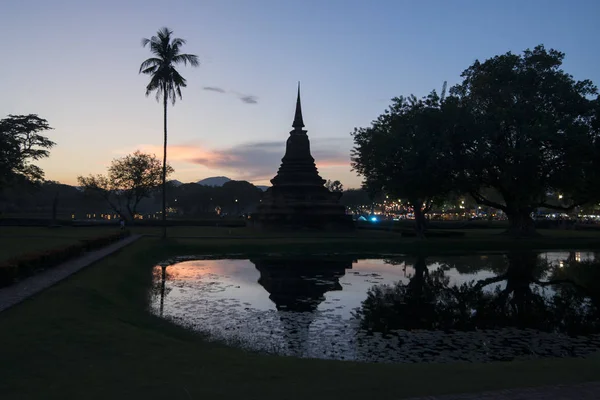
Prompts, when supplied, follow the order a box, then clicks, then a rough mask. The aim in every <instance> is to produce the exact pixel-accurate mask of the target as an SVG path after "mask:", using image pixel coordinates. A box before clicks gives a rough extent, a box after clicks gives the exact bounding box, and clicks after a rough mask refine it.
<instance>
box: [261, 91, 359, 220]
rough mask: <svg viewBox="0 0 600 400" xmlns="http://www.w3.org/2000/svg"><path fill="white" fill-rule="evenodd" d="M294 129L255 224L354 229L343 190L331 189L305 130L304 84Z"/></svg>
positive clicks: (298, 100)
mask: <svg viewBox="0 0 600 400" xmlns="http://www.w3.org/2000/svg"><path fill="white" fill-rule="evenodd" d="M292 127H293V128H294V129H293V130H292V131H290V136H289V137H288V139H287V142H286V149H285V155H284V157H283V158H282V159H281V166H280V167H279V170H278V171H277V175H276V176H275V177H274V178H273V179H271V183H272V184H273V186H272V187H270V188H269V189H267V191H266V192H265V193H264V195H263V198H262V200H261V203H260V204H259V206H258V207H257V211H256V212H255V213H254V214H252V217H251V223H252V225H253V226H256V227H261V228H270V227H273V228H277V227H288V228H319V229H352V228H354V223H353V221H352V217H351V216H350V215H346V209H345V207H344V206H343V205H341V204H340V203H339V200H340V197H341V195H342V194H341V193H337V192H331V191H329V189H327V188H326V187H325V182H326V181H325V180H324V179H323V178H321V177H320V176H319V172H318V171H317V167H316V165H315V159H314V158H313V157H312V155H311V154H310V141H309V140H308V135H307V134H306V130H304V129H303V128H304V119H303V118H302V105H301V103H300V83H298V97H297V99H296V112H295V115H294V122H293V124H292Z"/></svg>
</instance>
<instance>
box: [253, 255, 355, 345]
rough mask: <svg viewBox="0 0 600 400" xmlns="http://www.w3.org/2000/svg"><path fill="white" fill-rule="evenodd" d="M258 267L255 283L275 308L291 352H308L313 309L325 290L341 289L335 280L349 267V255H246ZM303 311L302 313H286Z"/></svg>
mask: <svg viewBox="0 0 600 400" xmlns="http://www.w3.org/2000/svg"><path fill="white" fill-rule="evenodd" d="M250 262H251V263H253V264H254V265H255V266H256V269H257V270H258V271H260V278H259V279H258V283H259V284H260V285H261V286H262V287H263V288H264V289H265V290H266V291H267V292H268V293H269V299H271V301H273V303H275V307H276V308H277V310H278V311H279V319H280V320H281V322H282V326H283V329H284V332H285V337H286V341H287V345H288V349H289V351H290V353H291V354H293V355H298V356H301V355H303V354H306V353H307V352H309V349H307V347H306V346H307V344H308V343H309V340H308V338H309V334H310V325H311V324H312V323H313V322H314V319H315V317H316V313H315V311H316V310H317V308H318V306H319V305H320V304H321V303H322V302H323V301H324V300H325V293H327V292H331V291H339V290H342V285H341V284H340V282H339V280H340V278H341V277H342V276H344V274H345V273H346V269H351V268H352V262H353V259H352V258H348V257H346V258H338V259H326V260H323V259H315V258H303V259H289V258H287V259H286V258H275V257H270V258H260V259H250ZM290 312H292V313H294V314H297V313H303V314H304V315H302V316H300V317H299V316H298V315H290V314H289V313H290Z"/></svg>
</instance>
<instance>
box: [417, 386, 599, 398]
mask: <svg viewBox="0 0 600 400" xmlns="http://www.w3.org/2000/svg"><path fill="white" fill-rule="evenodd" d="M571 399H573V400H597V399H600V382H587V383H578V384H573V385H555V386H544V387H537V388H525V389H509V390H500V391H493V392H483V393H469V394H453V395H447V396H429V397H414V398H410V399H407V400H571Z"/></svg>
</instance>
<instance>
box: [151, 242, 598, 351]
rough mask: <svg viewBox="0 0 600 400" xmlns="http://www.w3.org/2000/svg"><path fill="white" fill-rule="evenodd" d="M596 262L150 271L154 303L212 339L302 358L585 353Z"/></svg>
mask: <svg viewBox="0 0 600 400" xmlns="http://www.w3.org/2000/svg"><path fill="white" fill-rule="evenodd" d="M595 256H597V254H593V253H576V252H564V253H542V254H536V253H533V252H527V251H521V252H511V253H507V254H488V255H469V256H452V257H434V256H428V257H426V256H419V257H415V256H394V257H390V258H387V259H385V260H353V259H352V258H350V257H335V258H332V257H325V258H323V257H321V258H315V257H305V258H303V259H298V258H285V257H261V258H254V259H251V260H187V261H184V262H179V261H181V260H174V261H171V262H167V263H164V264H162V265H160V266H157V267H156V268H155V270H154V286H153V292H152V294H153V301H152V306H153V310H154V312H156V313H157V314H159V315H161V316H164V317H165V318H169V319H171V320H173V321H175V322H176V323H180V324H183V325H187V326H190V327H192V328H193V329H197V330H199V331H203V332H205V333H208V334H209V335H210V336H211V337H214V338H215V339H218V340H224V341H225V342H229V343H231V344H234V345H239V346H242V347H246V348H249V349H254V350H259V351H270V352H275V353H279V354H287V355H295V356H300V357H319V358H337V359H354V360H362V361H384V362H422V361H425V362H428V361H436V362H450V361H455V360H467V361H491V360H512V359H519V358H528V357H542V356H581V355H586V354H589V353H591V352H594V351H596V350H597V349H599V348H600V335H599V332H600V296H599V294H600V267H599V266H598V265H597V264H594V262H592V261H590V260H594V259H595ZM578 260H587V261H578ZM568 335H571V336H568Z"/></svg>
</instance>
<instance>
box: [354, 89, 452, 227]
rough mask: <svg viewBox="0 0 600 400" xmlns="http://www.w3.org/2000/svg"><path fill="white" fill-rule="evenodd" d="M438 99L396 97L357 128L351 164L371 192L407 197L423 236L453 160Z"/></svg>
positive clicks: (449, 180)
mask: <svg viewBox="0 0 600 400" xmlns="http://www.w3.org/2000/svg"><path fill="white" fill-rule="evenodd" d="M441 100H442V99H441V98H440V97H439V96H438V95H437V94H436V93H435V91H434V92H432V93H431V94H430V95H429V96H427V97H426V98H424V99H421V100H418V99H417V98H416V97H414V96H411V97H409V98H405V97H398V98H394V99H392V105H391V106H390V108H389V109H388V110H386V111H385V113H384V114H382V115H381V116H379V118H378V119H377V120H375V121H373V123H372V125H371V126H370V127H368V128H359V129H355V130H354V133H353V136H354V144H355V147H354V148H353V150H352V167H353V169H354V170H355V171H357V172H358V173H359V174H360V175H362V176H363V177H364V178H365V179H364V186H365V187H366V188H368V189H369V190H370V191H373V193H375V192H377V191H383V192H385V193H386V194H389V195H391V196H393V197H394V198H403V199H407V200H408V201H409V202H410V204H411V205H412V206H413V208H414V215H415V229H416V231H417V234H418V235H419V236H423V233H424V229H425V214H427V213H428V212H429V211H430V210H431V208H432V206H433V203H434V201H435V200H436V199H437V198H438V197H439V196H442V195H444V194H446V193H448V192H449V191H450V189H452V181H453V179H452V178H453V176H452V171H453V168H452V166H453V163H452V160H451V154H450V152H449V151H448V150H449V147H448V144H447V132H446V128H447V126H448V124H447V121H446V115H445V114H446V113H445V112H444V110H443V109H442V101H441Z"/></svg>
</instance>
